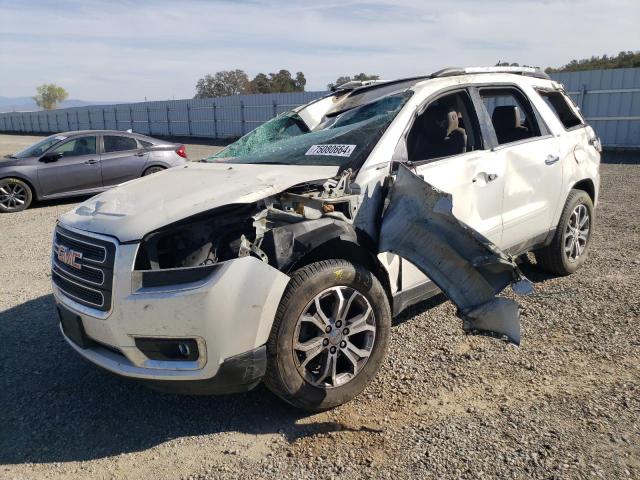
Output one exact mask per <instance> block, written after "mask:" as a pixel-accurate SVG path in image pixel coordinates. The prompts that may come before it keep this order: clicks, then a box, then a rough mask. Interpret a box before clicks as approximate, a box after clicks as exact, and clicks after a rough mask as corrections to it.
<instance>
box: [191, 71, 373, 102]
mask: <svg viewBox="0 0 640 480" xmlns="http://www.w3.org/2000/svg"><path fill="white" fill-rule="evenodd" d="M379 78H380V77H379V76H378V75H370V74H366V73H358V74H357V75H354V76H353V77H351V76H346V75H343V76H340V77H338V78H337V79H336V81H335V82H331V83H330V84H329V85H327V89H329V90H330V89H332V88H335V87H337V86H339V85H342V84H343V83H347V82H350V81H352V80H360V81H364V80H378V79H379ZM306 84H307V79H306V78H305V76H304V73H302V72H297V73H296V74H295V77H294V76H292V75H291V72H289V70H280V71H278V72H277V73H269V74H265V73H258V74H257V75H256V76H255V77H253V79H251V80H250V79H249V76H248V75H247V74H246V72H245V71H244V70H240V69H236V70H223V71H221V72H216V73H214V74H213V75H211V74H207V75H205V76H204V77H202V78H200V79H199V80H198V82H197V83H196V94H195V96H194V97H193V98H212V97H226V96H229V95H240V94H251V93H289V92H304V87H305V85H306Z"/></svg>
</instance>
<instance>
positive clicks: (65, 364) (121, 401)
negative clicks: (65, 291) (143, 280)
mask: <svg viewBox="0 0 640 480" xmlns="http://www.w3.org/2000/svg"><path fill="white" fill-rule="evenodd" d="M0 338H2V340H3V346H2V348H1V349H0V365H2V367H3V368H2V370H3V373H2V376H1V378H0V388H2V395H0V412H1V413H0V417H1V423H2V430H1V432H2V433H0V463H1V464H17V463H25V462H32V463H50V462H65V461H84V460H91V459H97V458H103V457H108V456H112V455H117V454H121V453H128V452H136V451H141V450H144V449H147V448H150V447H153V446H155V445H158V444H160V443H163V442H165V441H167V440H170V439H173V438H179V437H183V436H196V435H209V434H214V433H217V432H228V431H237V432H243V433H249V434H265V433H281V434H284V435H285V437H286V438H287V439H288V440H289V441H295V440H296V439H298V438H301V437H306V436H313V435H317V434H320V433H326V432H329V431H337V430H347V429H348V427H347V426H345V425H341V424H340V423H337V422H329V421H318V422H315V423H311V424H306V425H298V424H297V423H296V422H297V421H298V420H299V419H301V418H306V417H308V416H309V414H308V413H306V412H303V411H300V410H297V409H294V408H293V407H291V406H289V405H287V404H286V403H284V402H282V401H281V400H279V399H277V398H276V397H275V396H274V395H272V394H271V393H270V392H268V391H267V390H266V388H264V387H262V386H260V387H258V388H256V389H255V390H253V391H252V392H249V393H246V394H238V395H233V396H226V397H225V396H222V397H185V396H177V395H168V394H162V393H157V392H154V391H152V390H149V389H147V388H145V387H143V386H141V385H138V384H136V383H134V382H131V381H127V380H124V379H122V378H119V377H117V376H115V375H112V374H110V373H108V372H106V371H103V370H101V369H99V368H97V367H95V366H93V365H91V364H89V363H87V362H85V361H83V360H82V359H81V357H79V356H78V355H77V354H76V353H75V352H73V350H72V349H71V347H70V346H69V345H67V344H66V341H65V340H64V339H63V338H62V336H61V334H60V331H59V329H58V320H57V318H56V315H55V310H54V306H53V299H52V296H51V295H46V296H42V297H39V298H37V299H34V300H30V301H28V302H25V303H23V304H21V305H18V306H16V307H13V308H10V309H8V310H5V311H3V312H0Z"/></svg>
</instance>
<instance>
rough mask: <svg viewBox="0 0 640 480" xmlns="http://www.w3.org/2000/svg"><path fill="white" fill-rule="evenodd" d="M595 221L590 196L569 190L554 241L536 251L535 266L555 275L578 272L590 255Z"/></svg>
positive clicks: (581, 191)
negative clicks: (536, 264)
mask: <svg viewBox="0 0 640 480" xmlns="http://www.w3.org/2000/svg"><path fill="white" fill-rule="evenodd" d="M594 220H595V217H594V209H593V202H592V201H591V197H590V196H589V195H588V194H587V192H585V191H583V190H575V189H574V190H571V192H569V196H568V197H567V201H566V203H565V205H564V209H563V210H562V215H560V221H559V222H558V227H557V228H556V233H555V235H554V237H553V240H552V241H551V243H550V244H549V245H548V246H547V247H544V248H542V249H540V250H537V251H536V252H535V256H536V262H537V263H538V265H540V266H541V267H542V268H543V269H545V270H547V271H549V272H551V273H556V274H558V275H570V274H572V273H574V272H575V271H576V270H578V268H580V267H581V266H582V264H583V263H584V262H585V261H586V259H587V256H588V254H589V247H590V245H591V235H592V233H593V227H594V224H595V223H594Z"/></svg>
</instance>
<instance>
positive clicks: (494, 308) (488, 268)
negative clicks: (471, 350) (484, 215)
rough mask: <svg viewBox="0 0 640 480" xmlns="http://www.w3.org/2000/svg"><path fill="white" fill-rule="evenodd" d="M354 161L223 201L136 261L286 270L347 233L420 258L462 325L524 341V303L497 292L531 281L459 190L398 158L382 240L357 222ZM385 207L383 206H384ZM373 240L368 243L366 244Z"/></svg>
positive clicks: (158, 235)
mask: <svg viewBox="0 0 640 480" xmlns="http://www.w3.org/2000/svg"><path fill="white" fill-rule="evenodd" d="M352 179H353V172H352V171H351V170H350V169H347V170H345V171H343V172H342V173H341V174H340V175H338V176H336V177H333V178H330V179H329V180H326V181H324V183H323V182H322V181H317V182H308V183H303V184H301V185H297V186H295V187H291V188H288V189H286V190H284V191H282V192H281V193H278V194H275V195H271V196H268V197H266V198H264V199H262V200H259V201H256V202H254V203H251V204H236V205H228V206H225V207H221V208H216V209H213V210H210V211H208V212H204V213H203V214H199V215H197V216H195V217H191V218H189V219H187V220H183V221H179V222H176V223H174V224H173V225H170V226H168V227H164V228H162V229H159V230H157V231H155V232H152V233H151V234H149V235H147V236H146V237H145V238H144V239H143V241H142V244H141V248H140V250H139V254H138V258H137V260H136V270H147V269H151V270H155V269H173V268H183V267H198V266H210V265H213V264H215V263H218V262H221V261H225V260H230V259H233V258H237V257H244V256H250V255H251V256H255V257H256V258H259V259H260V260H262V261H263V262H265V263H268V264H270V265H271V266H273V267H274V268H277V269H279V270H281V271H283V272H288V271H290V269H292V268H293V267H294V266H295V265H296V262H298V261H299V260H300V259H301V258H302V257H304V256H305V255H307V254H308V253H309V252H312V251H313V250H314V249H316V248H318V247H321V246H323V245H325V244H326V243H327V242H328V241H331V240H335V239H339V240H341V241H346V242H349V243H352V244H355V245H359V246H361V247H362V248H368V249H369V250H376V249H377V251H371V252H370V253H371V254H372V255H374V256H375V255H376V254H378V253H382V252H391V253H395V254H397V255H399V256H401V257H403V258H405V259H407V260H408V261H410V262H412V263H413V264H414V265H416V266H417V267H418V268H419V269H420V270H421V271H422V273H424V274H425V275H427V276H428V277H429V278H430V279H431V280H432V281H433V282H434V283H435V284H436V285H437V286H438V287H439V288H440V289H441V290H442V291H443V292H444V293H445V294H446V295H447V297H448V298H449V299H451V301H452V302H453V303H454V304H455V305H456V307H457V308H458V316H459V317H460V318H461V319H462V320H463V328H464V329H465V330H466V331H469V332H490V333H493V334H497V335H499V336H502V337H506V338H507V339H508V340H509V341H511V342H513V343H515V344H519V343H520V319H519V312H518V305H517V303H516V302H515V301H514V300H512V299H510V298H506V297H499V296H497V295H498V294H499V293H500V292H501V291H502V290H504V289H505V288H506V287H507V286H509V285H512V288H513V290H514V291H515V292H516V293H519V294H526V293H528V292H530V291H531V290H532V286H531V283H530V282H529V281H528V280H527V279H526V278H525V277H524V276H523V275H522V273H521V272H520V271H519V269H518V267H517V265H516V264H515V262H514V260H513V258H511V257H510V256H508V255H506V254H504V253H503V252H501V251H500V250H499V249H498V247H496V246H495V245H494V244H493V243H491V242H490V241H489V240H488V239H487V238H485V237H484V236H482V235H481V234H480V233H478V232H477V231H475V230H473V229H472V228H470V227H469V226H467V225H465V224H464V223H462V222H461V221H459V220H458V219H457V218H456V217H455V216H454V215H453V213H452V207H453V201H454V199H453V198H452V197H451V195H449V194H447V193H445V192H442V191H439V190H438V189H436V188H435V187H433V186H432V185H430V184H429V183H427V182H426V181H424V180H423V179H422V178H420V177H418V176H417V175H415V174H414V173H413V172H412V171H411V170H410V169H409V168H407V167H406V166H404V165H403V164H400V165H399V166H398V171H397V174H395V175H391V176H390V177H389V178H388V180H389V182H388V183H389V184H390V185H391V186H390V188H388V191H387V194H386V198H385V199H384V202H385V204H384V206H383V205H380V211H381V212H382V214H381V218H378V219H377V220H378V222H377V225H376V228H377V230H378V233H379V235H378V244H377V246H376V245H375V244H374V242H372V241H367V240H365V241H364V242H363V238H362V237H363V236H366V235H362V234H360V233H359V232H358V231H357V230H356V228H355V227H354V220H355V218H356V216H357V215H358V211H359V210H360V208H361V207H362V202H363V201H377V202H381V201H380V200H379V199H378V200H374V199H366V198H365V200H363V197H366V196H363V195H360V191H359V187H358V186H357V185H356V184H353V183H352ZM383 207H384V208H383ZM365 244H366V246H364V245H365Z"/></svg>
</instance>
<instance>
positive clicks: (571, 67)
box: [545, 50, 640, 73]
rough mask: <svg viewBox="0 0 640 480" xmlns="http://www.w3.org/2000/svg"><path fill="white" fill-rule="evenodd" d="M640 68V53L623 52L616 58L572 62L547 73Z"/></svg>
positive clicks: (596, 57)
mask: <svg viewBox="0 0 640 480" xmlns="http://www.w3.org/2000/svg"><path fill="white" fill-rule="evenodd" d="M638 67H640V51H631V50H628V51H623V52H620V53H618V55H616V56H611V57H610V56H607V55H602V56H601V57H598V56H593V57H591V58H583V59H582V60H571V61H570V62H569V63H567V64H566V65H564V66H562V67H558V68H554V67H548V68H547V69H546V70H545V72H547V73H554V72H579V71H582V70H603V69H612V68H638Z"/></svg>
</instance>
